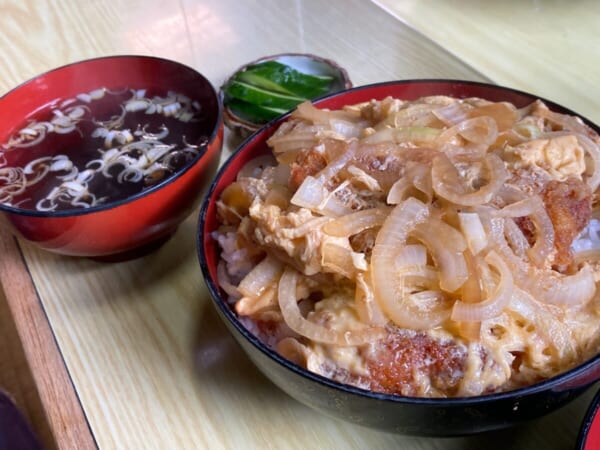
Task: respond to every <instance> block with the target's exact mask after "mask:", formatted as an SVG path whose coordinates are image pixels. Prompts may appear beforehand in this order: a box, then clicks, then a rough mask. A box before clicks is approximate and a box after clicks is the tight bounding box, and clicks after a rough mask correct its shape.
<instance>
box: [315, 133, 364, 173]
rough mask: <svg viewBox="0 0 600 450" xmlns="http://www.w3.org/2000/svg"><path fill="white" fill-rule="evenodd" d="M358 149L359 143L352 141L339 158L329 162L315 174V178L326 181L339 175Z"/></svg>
mask: <svg viewBox="0 0 600 450" xmlns="http://www.w3.org/2000/svg"><path fill="white" fill-rule="evenodd" d="M357 151H358V144H357V143H356V142H352V143H351V144H350V145H348V147H347V148H346V150H345V151H344V152H342V153H341V154H340V155H339V156H338V157H337V158H335V159H334V160H333V161H331V162H329V164H327V166H326V167H325V168H324V169H323V170H321V171H320V172H319V173H317V174H316V175H315V178H316V179H317V180H319V181H320V182H321V183H326V182H327V181H329V180H331V179H332V178H333V177H335V175H337V174H338V173H339V172H340V170H342V169H343V168H344V167H346V165H347V164H348V163H349V162H350V161H351V160H352V159H354V157H355V155H356V152H357Z"/></svg>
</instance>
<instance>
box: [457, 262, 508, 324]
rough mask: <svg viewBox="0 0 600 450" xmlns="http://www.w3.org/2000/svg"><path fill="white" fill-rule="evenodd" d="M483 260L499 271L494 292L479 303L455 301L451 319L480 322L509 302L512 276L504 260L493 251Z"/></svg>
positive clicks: (493, 315) (495, 313) (500, 311)
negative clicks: (498, 279) (498, 278)
mask: <svg viewBox="0 0 600 450" xmlns="http://www.w3.org/2000/svg"><path fill="white" fill-rule="evenodd" d="M485 262H486V263H488V264H489V265H491V266H494V267H495V268H496V270H498V272H499V273H500V281H499V282H498V285H497V286H496V290H495V292H494V293H493V294H492V295H491V296H490V297H489V298H487V299H486V300H484V301H482V302H480V303H466V302H463V301H460V300H458V301H456V302H455V303H454V307H453V308H452V316H451V318H452V320H457V321H461V322H481V321H482V320H486V319H491V318H493V317H496V316H498V315H499V314H501V313H502V311H503V310H504V308H505V307H506V305H508V303H509V302H510V299H511V296H512V293H513V288H514V284H513V277H512V273H511V270H510V268H509V267H508V265H507V264H506V262H505V261H504V260H503V259H502V258H501V257H500V256H499V255H498V254H497V253H496V252H494V251H492V252H490V253H488V254H487V255H486V257H485Z"/></svg>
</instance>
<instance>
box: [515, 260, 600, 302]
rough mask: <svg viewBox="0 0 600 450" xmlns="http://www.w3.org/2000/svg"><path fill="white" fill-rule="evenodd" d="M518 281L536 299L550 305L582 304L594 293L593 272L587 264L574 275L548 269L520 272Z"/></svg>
mask: <svg viewBox="0 0 600 450" xmlns="http://www.w3.org/2000/svg"><path fill="white" fill-rule="evenodd" d="M520 282H521V283H520V284H521V286H522V287H523V288H524V289H525V290H526V291H528V292H530V293H532V294H533V296H534V297H535V298H536V299H538V300H540V301H543V302H545V303H548V304H551V305H558V306H577V305H583V304H585V303H587V302H588V301H590V300H591V299H592V297H594V294H595V293H596V283H595V281H594V273H593V272H592V269H591V268H590V266H589V265H587V264H586V265H584V266H583V268H581V269H580V270H579V271H578V272H577V273H576V274H574V275H561V274H558V273H556V272H554V271H550V270H546V271H540V270H537V271H535V270H534V271H530V272H528V273H524V274H521V277H520Z"/></svg>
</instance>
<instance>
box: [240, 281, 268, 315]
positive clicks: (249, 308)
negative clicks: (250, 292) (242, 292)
mask: <svg viewBox="0 0 600 450" xmlns="http://www.w3.org/2000/svg"><path fill="white" fill-rule="evenodd" d="M276 294H277V289H276V286H270V287H269V288H267V289H265V290H264V292H262V293H261V294H260V295H259V296H258V297H242V298H240V299H239V300H238V301H237V302H235V312H236V313H238V315H240V316H254V315H256V314H258V313H260V312H261V311H264V310H265V309H273V308H274V307H276V306H277V295H276Z"/></svg>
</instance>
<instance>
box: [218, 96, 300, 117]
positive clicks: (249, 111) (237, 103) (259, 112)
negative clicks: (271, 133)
mask: <svg viewBox="0 0 600 450" xmlns="http://www.w3.org/2000/svg"><path fill="white" fill-rule="evenodd" d="M227 106H228V107H229V109H230V110H231V111H232V112H233V113H234V114H235V115H236V116H238V117H239V118H240V119H244V120H247V121H248V122H252V123H267V122H268V121H270V120H271V119H274V118H275V117H278V116H280V115H281V114H284V113H286V112H288V111H289V109H282V108H272V107H269V106H261V105H253V104H252V103H248V102H245V101H242V100H237V99H234V98H232V99H230V100H229V101H228V102H227Z"/></svg>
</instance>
